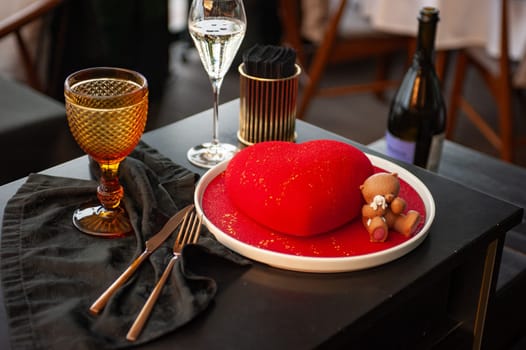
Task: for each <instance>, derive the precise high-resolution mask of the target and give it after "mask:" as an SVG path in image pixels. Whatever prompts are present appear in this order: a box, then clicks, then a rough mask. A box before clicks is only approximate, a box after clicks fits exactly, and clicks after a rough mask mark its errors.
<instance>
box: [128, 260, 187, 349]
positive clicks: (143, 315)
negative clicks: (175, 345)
mask: <svg viewBox="0 0 526 350" xmlns="http://www.w3.org/2000/svg"><path fill="white" fill-rule="evenodd" d="M176 260H177V256H174V257H173V258H171V259H170V262H169V263H168V265H166V268H165V269H164V272H163V274H162V276H161V278H160V279H159V281H158V282H157V284H156V285H155V288H154V289H153V290H152V293H151V294H150V296H149V297H148V300H146V303H144V306H143V307H142V309H141V312H139V315H138V316H137V318H136V319H135V321H134V322H133V325H132V326H131V327H130V330H129V331H128V334H127V335H126V339H128V340H129V341H135V340H137V337H138V336H139V334H141V331H142V329H143V327H144V324H145V323H146V321H147V320H148V318H149V317H150V313H151V312H152V310H153V306H154V305H155V302H156V301H157V298H158V297H159V295H160V294H161V290H162V289H163V287H164V284H165V283H166V280H167V279H168V276H169V275H170V273H171V272H172V269H173V267H174V265H175V261H176Z"/></svg>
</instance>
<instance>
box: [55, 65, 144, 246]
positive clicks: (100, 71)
mask: <svg viewBox="0 0 526 350" xmlns="http://www.w3.org/2000/svg"><path fill="white" fill-rule="evenodd" d="M64 96H65V104H66V115H67V119H68V124H69V128H70V130H71V133H72V134H73V137H74V138H75V140H76V142H77V143H78V144H79V146H80V147H81V148H82V149H83V150H84V152H86V153H87V154H88V155H89V156H90V157H91V158H92V159H93V160H95V161H96V162H97V163H98V165H99V166H100V170H101V178H100V181H99V186H98V187H97V198H98V202H95V203H87V204H85V205H83V206H81V207H80V208H78V209H77V210H75V212H74V213H73V223H74V225H75V226H76V227H77V228H78V229H79V230H80V231H82V232H84V233H87V234H91V235H95V236H102V237H120V236H124V235H126V234H127V233H128V232H131V231H132V227H131V224H130V221H129V219H128V216H127V214H126V212H125V210H124V208H122V207H121V206H120V202H121V199H122V198H123V196H124V190H123V188H122V186H121V185H120V183H119V178H118V170H119V164H120V163H121V161H122V160H124V158H125V157H126V156H127V155H128V154H130V152H131V151H132V150H133V149H134V148H135V146H136V145H137V143H138V142H139V140H140V138H141V136H142V133H143V131H144V127H145V125H146V116H147V114H148V83H147V81H146V79H145V78H144V76H142V75H141V74H140V73H137V72H134V71H130V70H126V69H120V68H106V67H96V68H88V69H85V70H81V71H78V72H76V73H73V74H71V75H70V76H68V77H67V78H66V81H65V83H64Z"/></svg>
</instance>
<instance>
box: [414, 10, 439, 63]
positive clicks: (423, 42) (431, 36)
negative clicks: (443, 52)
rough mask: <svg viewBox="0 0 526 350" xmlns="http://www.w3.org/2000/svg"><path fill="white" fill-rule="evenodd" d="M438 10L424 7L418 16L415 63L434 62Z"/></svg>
mask: <svg viewBox="0 0 526 350" xmlns="http://www.w3.org/2000/svg"><path fill="white" fill-rule="evenodd" d="M438 20H439V18H438V10H437V9H436V8H433V7H424V8H423V9H422V10H421V11H420V16H419V17H418V36H417V42H416V53H415V63H417V62H418V63H419V64H425V65H427V64H433V62H434V55H435V36H436V30H437V23H438Z"/></svg>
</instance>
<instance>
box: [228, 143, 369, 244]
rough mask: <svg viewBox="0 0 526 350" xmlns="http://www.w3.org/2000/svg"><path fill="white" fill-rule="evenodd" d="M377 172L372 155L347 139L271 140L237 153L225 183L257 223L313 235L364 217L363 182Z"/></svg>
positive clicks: (237, 203) (230, 165) (243, 211)
mask: <svg viewBox="0 0 526 350" xmlns="http://www.w3.org/2000/svg"><path fill="white" fill-rule="evenodd" d="M373 172H374V169H373V166H372V164H371V162H370V160H369V158H367V156H366V155H365V154H364V153H363V152H362V151H360V150H359V149H357V148H355V147H353V146H351V145H348V144H346V143H343V142H338V141H332V140H317V141H309V142H305V143H301V144H295V143H292V142H281V141H270V142H262V143H258V144H255V145H253V146H250V147H247V148H245V149H243V150H242V151H240V152H239V153H238V154H236V156H234V158H233V159H232V160H231V161H230V163H229V164H228V166H227V169H226V170H225V173H224V181H225V190H226V193H227V195H228V197H229V199H230V200H231V201H232V203H233V204H234V205H235V206H236V207H237V209H238V210H239V211H241V212H242V213H244V214H245V215H247V216H248V217H250V218H251V219H252V220H254V221H255V222H258V223H259V224H261V225H263V226H266V227H269V228H271V229H273V230H276V231H279V232H282V233H286V234H290V235H296V236H311V235H316V234H319V233H324V232H328V231H331V230H333V229H335V228H337V227H340V226H342V225H344V224H345V223H348V222H349V221H351V220H353V219H355V218H356V217H358V216H359V215H360V213H361V207H362V204H363V198H362V196H361V193H360V185H361V184H362V183H363V182H364V181H365V179H367V177H369V176H370V175H372V174H373Z"/></svg>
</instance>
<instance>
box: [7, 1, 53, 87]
mask: <svg viewBox="0 0 526 350" xmlns="http://www.w3.org/2000/svg"><path fill="white" fill-rule="evenodd" d="M61 3H62V0H35V1H34V2H32V3H31V4H29V5H27V6H25V7H23V8H22V9H20V10H18V11H17V12H15V13H13V14H12V15H10V16H9V17H7V18H4V19H2V20H0V39H2V38H4V37H6V36H8V35H11V34H12V35H14V36H15V37H16V43H17V47H18V50H19V54H20V56H21V58H22V62H23V65H24V70H25V73H26V78H27V82H28V84H29V85H30V86H31V87H32V88H34V89H36V90H39V91H42V84H41V82H40V78H39V74H38V70H37V67H36V62H35V60H34V59H33V58H32V57H31V54H30V50H29V47H28V44H27V42H26V40H25V39H24V37H23V35H22V29H23V28H24V27H25V26H26V25H28V24H30V23H33V22H35V21H37V20H38V19H41V18H42V17H44V16H45V15H47V14H48V13H50V12H51V11H52V10H53V9H55V8H56V7H57V6H58V5H60V4H61Z"/></svg>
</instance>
